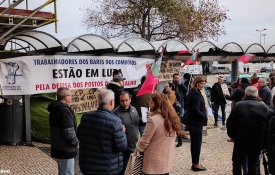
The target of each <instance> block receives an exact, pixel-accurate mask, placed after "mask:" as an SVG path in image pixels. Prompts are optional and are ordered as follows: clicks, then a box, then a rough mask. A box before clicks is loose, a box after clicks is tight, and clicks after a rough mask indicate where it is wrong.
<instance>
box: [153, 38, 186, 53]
mask: <svg viewBox="0 0 275 175" xmlns="http://www.w3.org/2000/svg"><path fill="white" fill-rule="evenodd" d="M152 45H153V46H154V47H155V48H156V49H157V51H158V52H161V50H162V47H166V51H167V52H178V51H180V50H189V48H188V46H187V45H186V44H185V43H184V42H182V41H180V40H177V39H169V40H162V41H153V42H152Z"/></svg>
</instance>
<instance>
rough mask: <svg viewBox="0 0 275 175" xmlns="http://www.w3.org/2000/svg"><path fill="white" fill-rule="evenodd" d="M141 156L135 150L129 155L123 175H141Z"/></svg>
mask: <svg viewBox="0 0 275 175" xmlns="http://www.w3.org/2000/svg"><path fill="white" fill-rule="evenodd" d="M142 165H143V154H141V153H140V152H139V151H138V150H137V149H136V150H135V152H133V153H132V154H131V155H130V158H129V161H128V164H127V167H126V169H125V172H124V175H142Z"/></svg>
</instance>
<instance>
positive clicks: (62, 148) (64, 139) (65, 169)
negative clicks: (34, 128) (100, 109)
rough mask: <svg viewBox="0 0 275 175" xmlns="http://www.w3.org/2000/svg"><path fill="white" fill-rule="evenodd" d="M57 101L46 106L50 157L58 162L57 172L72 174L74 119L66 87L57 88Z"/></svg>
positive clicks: (75, 145)
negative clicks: (48, 113) (48, 114)
mask: <svg viewBox="0 0 275 175" xmlns="http://www.w3.org/2000/svg"><path fill="white" fill-rule="evenodd" d="M56 94H57V101H54V102H52V103H51V104H49V106H48V111H49V112H50V116H49V124H50V135H51V157H52V158H55V159H56V161H57V164H58V174H74V157H75V156H76V155H77V145H78V139H77V137H76V127H77V126H76V119H75V114H74V112H73V110H72V109H71V108H70V107H69V104H70V103H71V102H72V95H71V92H70V90H69V89H68V88H65V87H61V88H59V89H58V90H57V93H56Z"/></svg>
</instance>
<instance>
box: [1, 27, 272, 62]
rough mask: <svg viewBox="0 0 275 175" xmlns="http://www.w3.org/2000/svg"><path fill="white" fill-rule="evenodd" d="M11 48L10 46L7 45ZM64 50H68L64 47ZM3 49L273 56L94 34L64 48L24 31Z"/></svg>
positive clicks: (246, 48) (233, 47)
mask: <svg viewBox="0 0 275 175" xmlns="http://www.w3.org/2000/svg"><path fill="white" fill-rule="evenodd" d="M8 43H9V44H10V45H9V44H8ZM64 45H65V46H67V47H64ZM5 47H10V48H11V49H6V50H12V51H19V50H20V52H29V51H33V52H38V53H44V52H45V53H46V52H53V51H54V52H64V51H67V53H103V54H108V53H118V54H120V53H122V54H124V53H126V54H136V53H141V54H156V53H158V52H161V47H166V52H168V53H169V52H171V53H175V52H178V51H180V50H190V51H191V50H197V49H199V53H200V55H201V56H211V55H217V54H218V55H223V56H230V54H231V55H236V56H237V55H240V54H241V53H254V54H257V55H261V56H263V57H267V56H275V44H274V45H271V46H269V47H268V46H263V45H260V44H257V43H253V44H250V45H249V44H239V43H237V42H228V43H224V44H221V43H214V42H212V41H200V42H192V43H186V42H183V41H181V40H178V39H169V40H162V41H152V42H149V41H147V40H146V39H143V38H137V37H131V38H126V39H116V40H113V39H112V40H110V39H106V38H104V37H102V36H99V35H95V34H85V35H80V36H78V37H75V38H69V39H67V44H62V43H61V42H60V41H59V40H58V39H56V38H55V37H54V36H52V35H50V34H48V33H45V32H42V31H26V32H22V33H18V34H16V35H13V36H12V37H10V38H9V39H8V40H7V41H6V43H5Z"/></svg>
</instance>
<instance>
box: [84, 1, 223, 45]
mask: <svg viewBox="0 0 275 175" xmlns="http://www.w3.org/2000/svg"><path fill="white" fill-rule="evenodd" d="M91 1H92V4H93V7H89V8H87V9H85V10H86V12H85V14H86V17H85V18H84V20H83V23H84V25H86V26H87V28H88V29H95V30H96V31H97V32H99V33H100V34H102V35H104V36H106V37H107V38H119V37H129V36H141V37H142V38H146V39H148V40H149V41H150V40H151V39H153V40H163V39H169V38H179V39H181V40H183V41H193V40H195V39H207V38H213V39H216V38H217V37H218V36H220V35H221V34H224V33H225V31H224V28H223V26H222V25H221V23H222V22H224V21H225V20H226V19H227V15H226V12H227V10H226V9H223V8H221V7H220V6H219V4H218V2H217V0H200V1H198V2H197V1H194V0H91Z"/></svg>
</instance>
